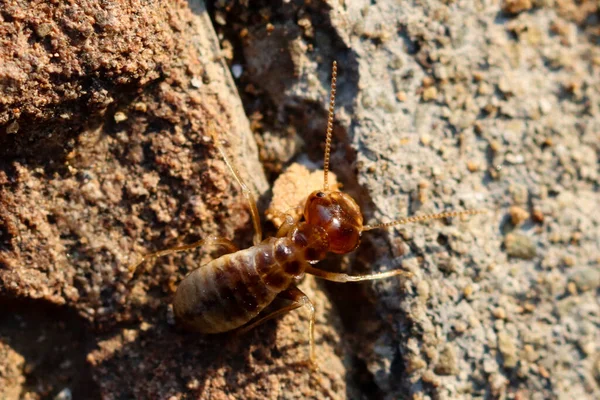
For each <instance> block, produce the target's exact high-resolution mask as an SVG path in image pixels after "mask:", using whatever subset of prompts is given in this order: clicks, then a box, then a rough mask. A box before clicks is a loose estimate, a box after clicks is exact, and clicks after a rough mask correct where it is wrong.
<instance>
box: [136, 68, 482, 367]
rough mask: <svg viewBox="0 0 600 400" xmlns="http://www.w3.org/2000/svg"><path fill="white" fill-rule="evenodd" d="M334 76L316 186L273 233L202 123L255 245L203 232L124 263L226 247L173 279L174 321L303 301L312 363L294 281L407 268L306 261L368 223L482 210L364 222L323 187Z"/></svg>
mask: <svg viewBox="0 0 600 400" xmlns="http://www.w3.org/2000/svg"><path fill="white" fill-rule="evenodd" d="M336 78H337V63H336V62H335V61H334V62H333V71H332V78H331V95H330V100H329V116H328V120H327V135H326V141H325V161H324V166H323V170H324V176H323V180H324V183H323V189H322V190H317V191H314V192H312V193H311V194H310V195H309V196H308V198H307V200H306V204H305V205H304V212H303V214H300V215H299V216H292V215H291V214H286V215H285V219H284V222H283V223H282V224H281V226H280V227H279V229H278V232H277V235H276V237H269V238H266V239H264V240H263V239H262V231H261V225H260V219H259V214H258V208H257V207H256V201H255V199H254V197H253V195H252V193H251V191H250V190H249V189H248V187H247V186H246V184H245V183H244V181H243V180H242V177H241V175H240V173H239V171H238V170H237V169H236V168H235V166H234V165H233V164H232V162H231V161H230V159H229V157H228V155H227V152H226V151H225V148H224V146H223V144H222V143H221V141H220V140H219V138H218V135H217V133H216V130H215V129H214V127H212V126H210V125H209V130H210V131H211V135H212V138H213V141H214V145H215V147H216V148H217V149H218V151H219V153H221V156H222V157H223V160H224V162H225V164H226V165H227V167H228V169H229V171H230V172H231V174H232V175H233V178H234V179H235V180H236V181H237V183H238V184H239V185H240V187H241V190H242V194H243V195H244V197H245V198H246V201H247V202H248V205H249V208H250V213H251V215H252V223H253V225H254V241H253V243H254V245H253V246H252V247H250V248H247V249H244V250H238V249H237V247H236V246H235V244H234V243H233V242H232V241H231V240H229V239H226V238H223V237H218V236H209V237H207V238H206V239H204V240H200V241H198V242H195V243H192V244H189V245H184V246H178V247H172V248H169V249H166V250H162V251H158V252H155V253H150V254H147V255H145V256H143V257H142V259H141V260H140V261H139V262H137V263H136V264H134V265H132V266H131V267H129V270H130V271H131V272H132V273H133V274H135V271H136V270H137V268H138V267H139V266H140V265H141V264H142V263H143V262H144V261H146V260H148V259H153V258H156V257H161V256H165V255H168V254H172V253H175V252H179V251H186V250H190V249H194V248H197V247H200V246H204V245H218V246H222V247H224V248H225V249H226V250H227V251H228V253H227V254H225V255H222V256H220V257H219V258H216V259H214V260H212V261H210V262H209V263H207V264H205V265H203V266H200V267H198V268H196V269H195V270H193V271H192V272H190V273H189V274H188V275H187V276H186V277H185V278H184V279H183V280H182V281H181V283H180V284H179V286H178V288H177V291H176V293H175V298H174V300H173V311H174V314H175V319H176V322H177V323H178V324H180V325H182V326H183V327H184V328H186V329H188V330H191V331H194V332H198V333H203V334H216V333H223V332H228V331H233V330H237V331H238V333H243V332H246V331H249V330H250V329H252V328H254V327H256V326H257V325H260V324H262V323H263V322H265V321H268V320H270V319H272V318H275V317H277V316H279V315H282V314H284V313H287V312H289V311H291V310H294V309H297V308H300V307H303V306H304V307H307V308H308V310H309V311H310V322H309V343H310V358H309V363H310V365H311V366H313V367H315V368H316V363H315V359H316V358H315V335H314V325H315V309H314V306H313V304H312V303H311V301H310V299H309V298H308V297H307V296H306V295H305V294H304V293H302V292H301V291H300V289H298V288H297V287H296V284H297V283H298V282H299V280H300V279H302V277H303V276H304V274H311V275H314V276H317V277H319V278H322V279H326V280H329V281H334V282H358V281H367V280H376V279H385V278H389V277H392V276H396V275H405V276H410V275H411V274H410V273H409V272H406V271H403V270H392V271H386V272H381V273H375V274H370V275H358V276H351V275H347V274H343V273H334V272H326V271H323V270H320V269H318V268H315V267H313V266H312V264H315V263H317V262H318V261H321V260H323V259H324V258H325V256H326V255H327V253H328V252H332V253H336V254H346V253H349V252H351V251H353V250H355V249H356V248H357V247H358V245H359V244H360V238H361V234H362V233H363V232H365V231H368V230H372V229H376V228H387V227H391V226H395V225H400V224H405V223H409V222H419V221H426V220H431V219H441V218H447V217H456V216H462V215H469V214H478V213H481V212H482V211H479V210H466V211H448V212H442V213H439V214H430V215H422V216H413V217H407V218H401V219H398V220H396V221H392V222H386V223H381V224H376V225H363V216H362V214H361V211H360V207H359V206H358V204H357V203H356V202H355V201H354V199H353V198H352V197H351V196H349V195H348V194H345V193H342V192H340V191H337V190H330V188H329V184H328V177H327V175H328V171H329V155H330V150H331V135H332V131H333V118H334V107H335V91H336ZM275 299H279V300H287V305H285V306H282V307H281V308H279V309H276V310H275V311H272V312H271V313H268V314H266V313H263V312H262V311H263V310H264V309H265V307H267V306H268V305H270V304H271V303H272V302H273V301H274V300H275Z"/></svg>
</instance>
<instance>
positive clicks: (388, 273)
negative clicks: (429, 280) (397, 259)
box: [304, 265, 412, 282]
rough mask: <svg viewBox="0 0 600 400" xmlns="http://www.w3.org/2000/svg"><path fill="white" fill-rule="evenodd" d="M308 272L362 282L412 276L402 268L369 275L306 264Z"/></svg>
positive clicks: (344, 280)
mask: <svg viewBox="0 0 600 400" xmlns="http://www.w3.org/2000/svg"><path fill="white" fill-rule="evenodd" d="M304 271H305V272H306V273H307V274H311V275H314V276H316V277H319V278H322V279H325V280H328V281H333V282H360V281H374V280H377V279H386V278H389V277H390V276H395V275H405V276H407V277H410V276H412V274H411V273H410V272H407V271H403V270H401V269H394V270H392V271H386V272H380V273H378V274H368V275H348V274H340V273H336V272H327V271H323V270H320V269H318V268H313V267H311V266H310V265H307V266H306V269H305V270H304Z"/></svg>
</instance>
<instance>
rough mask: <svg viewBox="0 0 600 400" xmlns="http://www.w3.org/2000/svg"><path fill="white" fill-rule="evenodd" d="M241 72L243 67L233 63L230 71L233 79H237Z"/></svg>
mask: <svg viewBox="0 0 600 400" xmlns="http://www.w3.org/2000/svg"><path fill="white" fill-rule="evenodd" d="M243 72H244V68H243V67H242V66H241V65H240V64H233V65H232V66H231V73H232V74H233V77H234V78H235V79H238V78H239V77H240V76H242V73H243Z"/></svg>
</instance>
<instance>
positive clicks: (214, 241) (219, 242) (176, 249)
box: [129, 236, 238, 275]
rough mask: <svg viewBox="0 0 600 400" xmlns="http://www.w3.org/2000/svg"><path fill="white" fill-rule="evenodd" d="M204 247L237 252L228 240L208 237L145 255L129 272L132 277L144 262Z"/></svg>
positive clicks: (235, 247)
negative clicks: (220, 247) (216, 247)
mask: <svg viewBox="0 0 600 400" xmlns="http://www.w3.org/2000/svg"><path fill="white" fill-rule="evenodd" d="M204 245H212V246H223V247H225V249H226V250H227V252H228V253H233V252H236V251H237V250H238V248H237V246H236V245H235V244H233V242H232V241H231V240H229V239H226V238H224V237H220V236H209V237H207V238H206V239H202V240H198V241H197V242H194V243H192V244H186V245H183V246H176V247H171V248H168V249H165V250H160V251H156V252H154V253H150V254H146V255H145V256H142V259H141V260H140V261H138V262H137V263H135V264H133V265H131V266H130V267H129V272H131V273H132V275H134V274H135V272H136V271H137V269H138V267H139V266H140V265H141V264H142V263H143V262H144V261H146V260H150V259H153V258H157V257H162V256H166V255H169V254H173V253H177V252H180V251H186V250H191V249H195V248H196V247H200V246H204Z"/></svg>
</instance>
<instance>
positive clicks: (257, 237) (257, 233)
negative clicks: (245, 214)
mask: <svg viewBox="0 0 600 400" xmlns="http://www.w3.org/2000/svg"><path fill="white" fill-rule="evenodd" d="M208 128H209V130H210V133H211V135H212V137H213V141H214V144H215V147H216V148H217V150H219V153H221V157H223V161H225V164H226V165H227V168H229V171H231V174H232V175H233V178H234V179H235V180H236V182H237V183H238V185H240V187H241V188H242V195H243V196H244V198H245V199H246V201H247V202H248V206H249V207H250V214H251V215H252V224H253V225H254V238H253V243H254V245H255V246H256V245H257V244H259V243H260V242H262V228H261V226H260V217H259V214H258V207H256V200H255V199H254V196H253V195H252V192H251V191H250V189H248V185H246V183H245V182H244V180H243V179H242V175H241V174H240V171H239V170H238V169H237V168H236V167H235V165H234V164H233V163H232V162H231V160H230V159H229V156H228V155H227V151H226V150H225V147H223V144H222V143H221V140H219V135H218V133H217V131H216V129H215V128H214V126H213V125H212V124H210V125H209V127H208Z"/></svg>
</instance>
